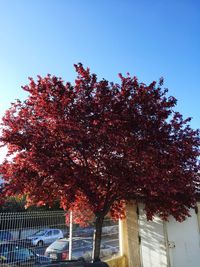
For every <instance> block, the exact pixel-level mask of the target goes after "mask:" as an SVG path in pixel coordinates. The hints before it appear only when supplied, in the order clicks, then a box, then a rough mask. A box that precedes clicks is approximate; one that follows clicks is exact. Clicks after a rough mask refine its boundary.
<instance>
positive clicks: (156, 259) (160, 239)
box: [139, 205, 192, 267]
mask: <svg viewBox="0 0 200 267" xmlns="http://www.w3.org/2000/svg"><path fill="white" fill-rule="evenodd" d="M139 232H140V237H141V245H140V247H141V262H142V267H167V266H168V265H167V252H166V240H165V237H164V225H163V221H162V220H161V219H160V218H158V217H156V218H155V219H154V221H147V220H146V215H145V213H144V211H143V206H142V205H140V206H139ZM191 267H192V266H191Z"/></svg>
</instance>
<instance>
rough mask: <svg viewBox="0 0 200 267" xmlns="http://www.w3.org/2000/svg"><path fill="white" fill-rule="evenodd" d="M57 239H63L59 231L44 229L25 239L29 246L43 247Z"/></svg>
mask: <svg viewBox="0 0 200 267" xmlns="http://www.w3.org/2000/svg"><path fill="white" fill-rule="evenodd" d="M59 238H63V232H62V231H61V230H60V229H51V228H46V229H42V230H39V231H37V232H36V233H34V234H33V235H31V236H28V237H27V238H26V239H27V241H28V243H30V245H33V246H43V245H49V244H51V243H53V242H54V241H55V240H56V239H59Z"/></svg>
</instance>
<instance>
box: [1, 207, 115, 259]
mask: <svg viewBox="0 0 200 267" xmlns="http://www.w3.org/2000/svg"><path fill="white" fill-rule="evenodd" d="M0 219H1V229H0V241H1V242H6V241H8V242H16V243H17V244H21V245H23V246H25V247H26V248H28V249H30V251H33V252H34V253H35V254H38V255H41V256H43V257H44V256H45V257H50V258H51V259H58V258H59V259H62V260H64V259H69V226H68V225H67V224H66V222H65V214H64V213H63V212H60V211H59V212H43V213H38V212H37V213H28V214H25V213H23V214H20V213H18V214H4V215H2V214H0ZM93 231H94V228H93V226H92V222H91V224H89V225H87V226H86V227H80V226H78V225H75V224H73V231H72V259H78V258H85V259H86V260H87V259H90V258H91V255H92V244H93V240H92V238H93ZM118 236H119V235H118V223H117V222H113V221H112V220H110V219H109V218H106V220H105V225H104V226H103V229H102V241H101V253H100V257H101V259H104V258H107V257H114V256H115V255H117V254H118V252H119V237H118ZM58 251H60V252H59V253H58Z"/></svg>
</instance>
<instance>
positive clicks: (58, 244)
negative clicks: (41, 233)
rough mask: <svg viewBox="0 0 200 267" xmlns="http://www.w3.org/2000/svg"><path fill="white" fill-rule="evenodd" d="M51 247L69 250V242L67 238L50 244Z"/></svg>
mask: <svg viewBox="0 0 200 267" xmlns="http://www.w3.org/2000/svg"><path fill="white" fill-rule="evenodd" d="M49 248H50V249H56V250H68V249H69V242H68V241H66V240H58V241H55V242H53V243H52V244H51V245H50V246H49Z"/></svg>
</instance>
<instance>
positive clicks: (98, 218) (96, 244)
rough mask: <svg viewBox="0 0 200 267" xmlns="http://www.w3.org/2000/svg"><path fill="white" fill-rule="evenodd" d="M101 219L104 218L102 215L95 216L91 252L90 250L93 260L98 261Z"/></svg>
mask: <svg viewBox="0 0 200 267" xmlns="http://www.w3.org/2000/svg"><path fill="white" fill-rule="evenodd" d="M103 220H104V216H103V215H99V216H96V219H95V230H94V238H93V252H92V260H93V262H97V261H100V249H101V234H102V226H103Z"/></svg>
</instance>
